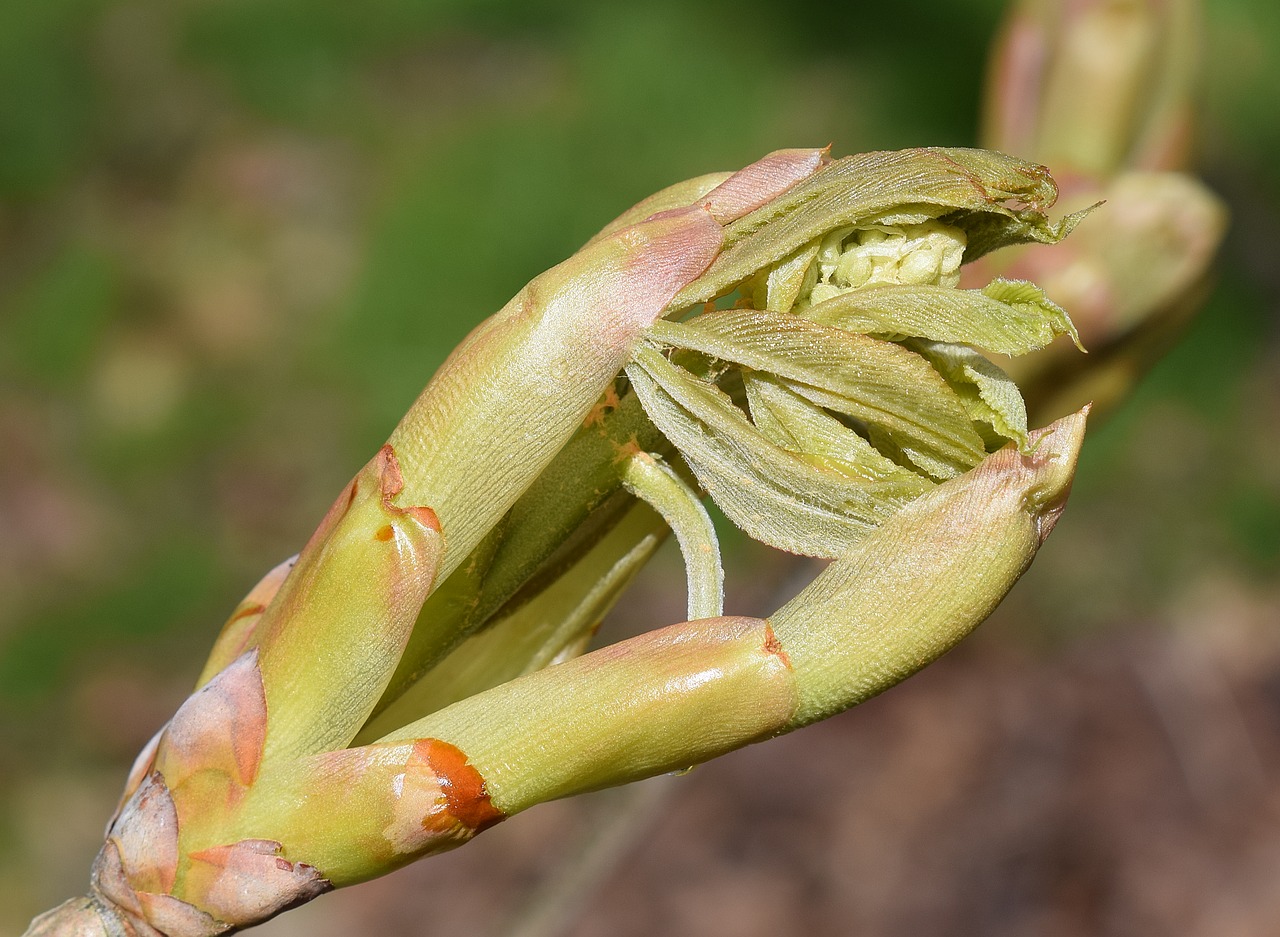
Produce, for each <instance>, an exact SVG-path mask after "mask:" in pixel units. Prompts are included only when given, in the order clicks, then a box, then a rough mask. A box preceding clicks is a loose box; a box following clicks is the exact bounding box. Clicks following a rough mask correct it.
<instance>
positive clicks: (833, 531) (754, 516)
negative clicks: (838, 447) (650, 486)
mask: <svg viewBox="0 0 1280 937" xmlns="http://www.w3.org/2000/svg"><path fill="white" fill-rule="evenodd" d="M627 375H628V377H629V378H630V379H631V383H632V387H633V388H634V389H635V392H636V394H637V395H638V396H639V397H640V400H641V402H642V403H643V404H644V405H645V409H646V410H647V411H648V413H649V416H650V418H651V419H652V420H653V421H654V423H655V424H656V425H657V426H658V428H659V429H661V430H662V431H663V432H664V433H665V434H666V435H667V436H668V438H670V439H671V441H672V442H673V443H674V444H675V445H676V446H677V448H678V449H679V450H680V453H681V455H682V456H683V457H684V459H685V461H686V462H687V463H688V465H689V467H690V468H691V469H692V470H693V472H694V474H695V475H696V476H697V478H698V482H699V483H700V484H701V485H702V487H703V488H705V489H706V490H707V493H708V494H710V495H711V497H712V498H713V499H714V500H715V502H716V504H718V505H719V506H720V508H721V510H723V511H724V512H725V514H726V515H728V516H729V518H730V520H732V521H733V522H734V523H735V524H737V525H738V526H739V527H741V528H742V529H743V530H745V531H746V532H747V534H748V535H750V536H751V537H753V538H755V539H757V540H759V541H761V542H763V543H767V544H769V545H770V546H774V547H777V548H778V549H781V550H789V551H791V552H793V553H802V554H806V555H809V556H824V557H832V556H837V555H839V554H840V553H842V552H844V551H845V550H846V549H847V548H848V547H849V545H850V544H852V543H855V542H857V541H858V540H859V539H861V538H862V537H863V536H865V535H866V533H867V532H868V531H870V530H871V529H873V528H874V527H875V526H876V525H877V524H878V523H880V521H882V520H883V519H884V518H885V517H887V516H888V515H889V514H891V513H892V512H893V511H894V510H895V509H897V508H898V507H900V506H901V505H902V504H905V503H906V502H907V501H910V500H911V499H912V498H914V497H916V496H917V495H918V494H919V492H920V486H919V485H918V484H913V483H910V482H905V483H904V482H899V481H892V480H891V481H882V482H868V481H864V480H861V479H851V478H849V477H847V476H845V475H843V474H841V473H838V472H834V471H829V470H824V469H822V468H820V467H819V466H817V465H814V464H813V463H811V462H809V461H807V460H805V459H804V458H802V457H801V456H799V455H797V454H795V453H794V452H789V451H787V450H786V449H783V448H781V447H780V446H778V445H776V444H774V443H773V442H771V441H770V440H769V439H768V438H766V437H765V436H764V435H763V434H762V433H761V432H760V431H759V430H758V429H757V428H756V427H755V426H753V425H752V424H751V421H750V420H748V419H747V417H746V415H745V414H744V413H743V412H742V411H741V410H739V409H738V408H737V407H735V406H734V405H733V402H732V401H731V400H730V399H729V398H728V396H726V395H725V394H724V393H723V392H722V391H720V390H719V389H718V388H716V387H715V386H713V385H711V384H708V383H707V382H705V381H702V380H699V379H698V378H696V377H694V376H693V375H692V374H689V373H688V372H687V371H684V370H682V369H681V368H678V367H676V366H675V365H673V364H672V363H671V362H670V361H668V360H667V359H666V358H665V357H663V356H662V354H661V353H660V352H659V351H658V350H657V349H656V348H652V347H642V348H641V349H639V350H638V351H637V354H636V360H635V362H634V363H633V364H631V365H628V367H627Z"/></svg>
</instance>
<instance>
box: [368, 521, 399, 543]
mask: <svg viewBox="0 0 1280 937" xmlns="http://www.w3.org/2000/svg"><path fill="white" fill-rule="evenodd" d="M395 535H396V532H395V530H394V529H393V528H392V526H391V525H390V524H383V525H382V526H381V527H379V528H378V529H377V530H376V531H374V533H373V539H375V540H381V541H382V542H383V543H386V542H387V541H388V540H390V539H391V538H392V537H394V536H395Z"/></svg>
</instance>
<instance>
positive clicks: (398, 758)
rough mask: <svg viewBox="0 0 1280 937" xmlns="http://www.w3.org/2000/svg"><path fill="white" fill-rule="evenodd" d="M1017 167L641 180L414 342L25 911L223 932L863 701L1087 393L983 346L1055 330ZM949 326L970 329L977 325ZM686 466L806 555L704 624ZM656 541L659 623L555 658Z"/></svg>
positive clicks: (1013, 557) (959, 601) (957, 602)
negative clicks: (1040, 417) (410, 371)
mask: <svg viewBox="0 0 1280 937" xmlns="http://www.w3.org/2000/svg"><path fill="white" fill-rule="evenodd" d="M1056 197H1057V188H1056V185H1055V184H1054V182H1053V180H1052V178H1051V177H1050V176H1049V174H1048V171H1047V170H1046V169H1045V168H1044V167H1042V166H1039V165H1036V164H1032V163H1027V162H1024V161H1021V160H1017V159H1014V158H1012V157H1008V156H1003V155H1001V154H998V153H994V152H988V151H981V150H962V149H921V150H907V151H900V152H882V153H870V154H864V155H860V156H852V157H847V158H841V159H831V158H830V157H829V156H828V154H827V152H826V151H825V150H784V151H779V152H776V153H773V154H771V155H769V156H767V157H765V158H764V159H762V160H760V161H759V162H757V163H754V164H752V165H751V166H749V167H747V168H746V169H744V170H741V171H740V172H737V173H719V174H712V175H709V176H703V177H699V178H697V179H693V180H690V181H688V182H684V183H680V184H678V185H675V186H672V187H670V188H668V189H665V190H663V191H662V192H659V193H657V194H656V195H654V196H652V197H651V198H650V199H648V200H646V201H644V202H642V203H640V204H639V205H637V206H636V207H635V208H633V209H631V210H630V211H628V212H626V213H624V214H623V215H622V216H621V217H620V218H618V219H617V220H615V221H614V222H613V223H612V224H610V225H609V226H607V227H606V228H605V229H604V230H603V231H601V232H600V234H599V235H597V236H596V237H595V238H594V239H593V240H592V241H590V242H589V243H588V244H587V245H586V246H585V247H584V248H583V249H582V250H581V251H580V252H578V253H577V254H575V255H574V256H573V257H571V258H569V259H568V260H566V261H565V262H564V263H562V264H561V265H559V266H557V267H555V268H553V269H552V270H550V271H548V272H547V273H545V274H543V275H542V276H540V277H538V278H536V279H535V280H534V281H532V282H531V283H530V284H529V285H528V286H527V287H526V288H525V289H524V290H522V291H521V292H520V293H519V294H517V296H516V297H515V298H514V299H513V300H512V301H511V302H510V303H509V304H508V305H507V306H506V307H504V309H503V310H502V311H500V312H499V313H497V314H496V315H495V316H493V317H492V318H490V319H488V320H486V321H485V322H484V323H482V324H481V325H480V326H479V327H477V328H476V329H475V330H474V331H473V332H472V333H471V334H470V335H469V336H468V337H467V338H466V339H465V340H464V342H463V343H462V344H461V345H460V346H459V347H458V349H456V350H455V351H454V353H453V354H452V355H451V356H450V358H449V359H448V360H447V361H446V362H445V363H444V365H442V367H441V368H440V370H439V371H438V372H437V373H436V375H435V377H434V378H433V379H432V380H431V382H430V383H429V384H428V386H427V388H426V389H425V390H424V391H423V393H422V395H421V396H420V397H419V398H418V400H417V401H416V402H415V403H414V405H413V406H412V408H411V409H410V410H409V412H408V414H407V415H406V416H405V417H404V419H403V420H402V421H401V423H400V424H399V426H398V427H397V428H396V429H395V430H394V432H393V433H392V434H391V436H390V438H389V439H388V441H387V443H386V445H385V446H383V447H382V449H381V450H380V451H379V452H378V453H377V454H376V455H375V456H374V458H373V459H372V460H371V461H370V462H369V463H368V464H367V465H365V466H364V468H362V469H361V470H360V471H359V473H357V475H356V476H355V478H354V479H353V480H352V481H351V483H350V484H349V485H348V486H347V487H346V488H345V489H344V490H343V491H342V492H341V494H340V495H339V496H338V498H337V499H336V500H335V502H334V504H333V506H332V507H331V508H330V510H329V512H328V513H327V514H326V515H325V517H324V519H323V520H322V521H321V523H320V526H319V527H318V528H317V530H316V532H315V533H314V534H313V535H312V537H311V538H310V540H309V541H308V542H307V543H306V545H305V546H304V547H303V549H302V550H301V552H300V553H299V555H298V556H297V557H296V558H294V559H293V560H290V561H286V562H285V563H283V564H281V565H280V566H278V567H276V568H275V569H273V570H272V571H271V572H269V573H268V574H267V575H266V577H264V579H263V580H262V581H261V582H260V583H259V584H258V585H257V586H255V587H254V588H253V589H252V590H251V591H250V593H249V595H248V596H247V597H246V598H245V600H244V601H243V602H242V603H241V604H240V606H239V607H238V608H237V609H235V611H234V612H233V614H232V615H231V617H230V618H229V620H228V621H227V623H226V625H225V626H224V628H223V631H222V632H221V634H220V635H219V637H218V638H217V640H216V642H215V644H214V647H213V650H212V652H211V654H210V657H209V660H208V663H207V664H206V666H205V668H204V670H203V672H202V673H201V676H200V678H199V681H198V684H197V688H196V691H195V692H194V693H193V695H192V696H191V697H190V698H189V699H188V700H187V701H186V702H185V703H184V704H183V705H182V706H181V707H180V708H179V710H178V711H177V713H176V714H175V715H174V717H173V719H172V720H171V721H170V722H169V723H168V724H167V725H166V726H165V727H164V728H162V729H161V730H160V732H159V733H158V734H157V735H156V737H155V738H154V739H153V741H152V742H151V744H150V745H148V747H147V748H146V749H145V750H144V751H143V752H142V754H141V755H140V756H139V758H138V760H137V763H136V764H135V766H134V769H133V771H132V772H131V774H130V777H129V779H128V781H127V783H126V787H125V791H124V795H123V797H122V799H121V805H120V808H119V810H118V812H117V815H116V816H115V817H114V818H113V819H112V821H111V823H110V825H109V827H108V831H107V836H106V842H105V844H104V846H103V848H102V852H101V853H100V854H99V856H98V859H97V861H96V862H95V864H94V868H93V871H92V878H91V893H90V896H89V897H87V898H82V899H76V900H73V901H70V902H67V903H66V904H64V905H62V906H61V907H59V908H57V909H55V910H54V911H51V912H49V913H48V914H47V915H44V916H42V917H41V918H38V919H37V920H36V921H35V922H33V924H32V928H31V930H30V931H29V933H31V934H103V935H116V934H137V935H155V934H161V935H168V937H179V935H183V937H186V935H190V937H203V935H212V934H221V933H228V932H230V931H233V930H235V929H238V928H242V927H247V926H251V925H253V924H255V923H260V922H261V921H263V920H266V919H267V918H269V917H271V916H273V915H274V914H277V913H279V912H281V911H283V910H286V909H288V908H290V907H293V906H295V905H297V904H300V903H302V902H305V901H308V900H310V899H312V898H314V897H316V896H317V895H319V894H321V893H323V892H325V891H327V890H329V889H331V888H335V887H341V886H344V885H349V884H353V883H357V882H360V881H363V880H366V879H369V878H372V877H375V876H378V875H381V874H384V873H386V872H388V871H391V870H392V869H394V868H397V867H399V866H401V865H403V864H405V863H407V862H410V861H413V860H415V859H417V858H420V857H422V856H425V855H429V854H432V853H436V852H441V851H443V850H446V849H449V848H452V847H455V846H457V845H460V844H462V843H464V842H466V841H467V840H468V839H470V838H471V837H472V836H474V835H475V834H476V833H478V832H480V831H482V830H483V829H485V828H487V827H489V826H491V825H493V824H494V823H497V822H499V821H501V820H502V819H504V818H506V817H509V816H512V815H514V814H515V813H518V812H520V811H522V810H524V809H527V808H528V807H531V806H533V805H535V804H537V803H541V802H544V801H547V800H551V799H555V798H559V797H565V796H569V795H572V794H575V793H579V792H583V791H588V790H593V789H597V788H601V787H606V786H611V785H616V784H623V783H627V782H629V781H633V780H638V779H641V778H645V777H649V776H652V775H655V774H660V773H664V772H669V771H673V770H679V769H683V768H686V767H688V766H690V765H694V764H698V763H700V762H703V761H706V760H708V759H710V758H713V757H715V756H717V755H719V754H723V753H725V752H728V751H731V750H733V749H735V748H739V747H741V746H744V745H747V744H750V743H752V742H756V741H761V740H764V739H767V738H770V737H772V736H776V735H779V734H781V733H784V732H788V731H791V730H792V729H796V728H799V727H802V726H804V725H807V724H809V723H812V722H814V721H816V720H819V719H823V718H826V717H827V716H830V715H832V714H834V713H837V712H839V711H841V710H843V709H847V708H848V707H850V706H852V705H855V704H856V703H858V702H861V701H863V700H865V699H867V698H868V697H870V696H872V695H874V694H876V693H879V692H881V691H882V690H884V689H887V688H888V687H889V686H892V685H893V684H895V683H897V682H898V681H900V680H902V679H904V678H905V677H907V676H909V675H910V674H912V673H914V672H915V671H917V670H919V669H920V668H921V667H923V666H925V665H926V664H928V663H929V662H931V661H932V660H934V659H936V658H937V657H938V656H940V655H941V654H942V653H944V652H945V651H946V650H948V649H949V648H950V647H952V646H953V645H954V644H955V643H956V642H957V641H958V640H960V639H961V638H962V637H964V636H965V635H966V634H968V633H969V631H971V630H972V629H973V628H974V627H976V625H977V624H979V623H980V622H981V621H982V620H983V619H984V618H985V617H986V616H987V615H988V614H989V613H990V611H991V610H992V609H993V608H994V607H995V605H996V604H997V603H998V602H999V601H1000V599H1001V598H1002V597H1003V596H1004V594H1005V593H1006V592H1007V590H1008V589H1009V588H1010V587H1011V586H1012V584H1013V583H1014V582H1015V581H1016V580H1017V578H1018V577H1019V576H1020V575H1021V573H1022V572H1023V571H1024V570H1025V569H1026V568H1027V566H1028V565H1029V564H1030V562H1031V560H1032V558H1033V557H1034V555H1035V553H1036V551H1037V549H1038V548H1039V546H1040V544H1041V543H1043V541H1044V539H1045V538H1046V537H1047V536H1048V534H1049V532H1050V531H1051V530H1052V529H1053V526H1054V524H1055V523H1056V520H1057V518H1058V515H1059V514H1060V512H1061V511H1062V509H1063V506H1064V504H1065V501H1066V498H1067V494H1068V491H1069V488H1070V483H1071V479H1072V475H1073V472H1074V467H1075V459H1076V455H1077V452H1078V450H1079V446H1080V443H1081V439H1082V436H1083V432H1084V422H1085V412H1084V411H1081V412H1079V413H1076V414H1073V415H1071V416H1068V417H1065V418H1063V419H1061V420H1059V421H1058V422H1056V423H1053V424H1052V425H1050V426H1049V427H1047V428H1044V429H1039V430H1035V429H1031V428H1030V427H1029V426H1028V421H1027V415H1026V408H1025V406H1024V404H1023V400H1022V396H1021V394H1020V392H1019V390H1018V388H1017V386H1016V385H1015V384H1014V382H1013V381H1012V380H1011V379H1010V378H1009V377H1008V376H1007V375H1006V373H1005V372H1004V371H1003V370H1002V369H1001V368H1000V367H999V366H998V365H997V364H996V363H995V361H994V360H993V358H992V357H988V356H987V355H984V354H983V353H981V351H985V352H987V353H988V354H989V355H992V356H1019V355H1024V354H1027V353H1030V352H1033V351H1035V350H1037V349H1040V348H1042V347H1044V346H1046V345H1047V344H1048V343H1050V342H1051V341H1053V340H1054V339H1056V338H1058V337H1060V336H1068V337H1069V338H1070V339H1073V340H1076V341H1077V342H1078V336H1077V335H1076V333H1075V329H1074V326H1073V325H1072V323H1071V321H1070V319H1069V318H1068V316H1067V314H1066V312H1064V311H1063V310H1062V309H1061V308H1060V307H1058V306H1057V305H1055V304H1054V303H1053V302H1052V301H1050V300H1049V299H1048V297H1047V296H1046V295H1045V293H1044V292H1043V291H1041V290H1040V289H1039V288H1038V287H1037V286H1035V285H1034V284H1032V283H1030V282H1027V281H1024V280H1013V279H1002V278H995V279H992V280H991V281H990V282H988V283H986V284H985V285H983V286H981V287H980V288H976V289H961V288H960V282H961V280H960V276H961V265H962V264H968V263H970V262H972V261H975V260H978V259H980V258H982V257H984V256H986V255H987V254H989V253H991V252H992V251H996V250H998V249H1000V248H1004V247H1009V246H1015V245H1022V244H1032V243H1039V244H1053V243H1056V242H1057V241H1059V240H1061V239H1062V238H1063V237H1065V236H1066V235H1067V234H1068V233H1069V232H1070V231H1071V229H1072V228H1073V227H1074V226H1075V224H1076V223H1078V222H1079V221H1080V219H1081V217H1082V216H1083V214H1084V212H1080V213H1076V214H1073V215H1068V216H1067V217H1066V218H1064V219H1063V220H1061V221H1058V222H1056V223H1054V222H1051V221H1050V220H1049V218H1048V216H1047V214H1046V212H1047V210H1048V209H1049V208H1050V207H1051V206H1052V205H1053V203H1054V201H1055V199H1056ZM980 350H981V351H980ZM703 492H705V494H706V495H707V496H709V497H710V498H711V499H712V500H714V501H715V503H716V504H717V505H718V506H719V507H720V508H721V509H722V510H723V512H724V513H725V515H726V516H727V517H728V518H729V519H730V520H732V521H733V522H734V523H735V524H736V525H738V526H739V527H741V528H742V529H743V530H744V531H745V532H746V533H747V534H748V535H750V536H751V537H753V538H754V539H756V540H759V541H761V542H763V543H766V544H768V545H770V546H773V547H777V548H779V549H783V550H787V551H790V552H794V553H800V554H805V555H809V556H814V557H821V558H824V559H828V560H831V563H830V564H829V565H828V567H827V568H826V569H825V570H824V571H823V572H822V573H821V574H819V575H818V577H817V578H816V579H815V580H814V581H813V582H812V583H811V584H810V585H809V586H807V587H806V588H804V589H803V590H802V591H801V592H800V593H799V594H798V595H797V596H795V598H793V599H792V600H791V601H790V602H788V603H787V604H785V605H784V606H783V607H782V608H781V609H779V610H778V611H777V612H775V613H774V614H772V615H770V616H769V617H768V618H767V619H766V618H749V617H731V616H724V615H723V595H722V571H721V562H720V555H719V547H718V544H717V542H716V536H715V532H714V528H713V526H712V524H711V522H710V519H709V516H708V514H707V512H706V510H705V509H704V507H703V506H702V503H701V493H703ZM668 531H671V532H674V534H675V535H676V539H677V541H678V543H679V546H680V549H681V552H682V555H683V557H684V560H685V564H686V568H687V571H688V593H689V601H688V609H689V611H688V617H689V620H688V621H686V622H683V623H679V624H675V625H670V626H668V627H666V628H661V629H658V630H656V631H653V632H650V633H647V634H644V635H641V636H639V637H636V638H633V639H630V640H627V641H624V642H621V643H619V644H616V645H612V646H609V647H605V648H601V649H598V650H594V651H591V652H590V653H586V651H587V648H588V646H589V644H590V641H591V638H592V636H593V635H594V633H595V630H596V628H597V627H598V626H599V624H600V622H601V620H602V618H603V617H604V615H605V614H606V613H607V611H608V610H609V608H611V607H612V605H613V604H614V603H615V602H616V601H617V600H618V599H619V597H620V596H621V594H622V593H623V591H624V590H625V588H626V587H627V585H628V584H629V583H630V582H631V580H632V578H633V577H634V575H635V573H636V572H637V571H638V570H639V569H640V568H641V567H642V566H643V565H644V563H645V561H646V560H647V559H648V558H649V557H650V556H651V555H652V554H653V552H654V550H655V549H656V548H657V546H658V544H659V543H660V542H661V540H662V538H663V537H664V535H665V534H666V532H668Z"/></svg>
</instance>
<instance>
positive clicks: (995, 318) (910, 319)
mask: <svg viewBox="0 0 1280 937" xmlns="http://www.w3.org/2000/svg"><path fill="white" fill-rule="evenodd" d="M801 314H802V315H803V316H804V317H805V318H807V319H812V320H813V321H814V322H820V323H822V324H824V325H831V326H835V327H837V328H841V329H846V330H847V331H850V332H862V333H865V334H868V335H876V336H879V337H882V338H887V339H891V340H897V339H900V338H927V339H930V340H932V341H937V342H958V343H963V344H966V345H977V346H978V347H980V348H985V349H987V350H989V351H994V352H996V353H998V354H1002V355H1024V354H1026V353H1027V352H1030V351H1034V350H1036V349H1037V348H1042V347H1044V346H1045V345H1047V344H1049V342H1051V341H1053V340H1054V339H1055V338H1057V337H1058V336H1059V335H1070V336H1071V338H1072V340H1073V341H1075V342H1076V343H1077V344H1079V336H1078V335H1077V334H1076V330H1075V326H1074V325H1072V324H1071V320H1070V318H1068V317H1067V314H1066V312H1065V311H1064V310H1063V309H1062V308H1061V307H1060V306H1058V305H1057V304H1055V303H1054V302H1052V301H1051V300H1050V299H1049V298H1048V297H1047V296H1045V294H1044V290H1042V289H1040V287H1038V286H1036V285H1035V284H1034V283H1028V282H1026V281H1023V280H993V281H992V282H991V283H989V284H988V285H987V286H986V287H985V288H984V289H982V290H956V289H948V288H947V287H943V286H877V287H871V288H868V289H861V290H852V291H850V292H847V293H842V294H840V295H839V296H836V297H835V298H833V299H828V300H826V301H825V302H821V303H818V304H816V305H814V306H810V307H809V308H807V309H805V310H804V311H803V313H801Z"/></svg>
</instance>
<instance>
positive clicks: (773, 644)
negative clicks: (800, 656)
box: [764, 622, 791, 670]
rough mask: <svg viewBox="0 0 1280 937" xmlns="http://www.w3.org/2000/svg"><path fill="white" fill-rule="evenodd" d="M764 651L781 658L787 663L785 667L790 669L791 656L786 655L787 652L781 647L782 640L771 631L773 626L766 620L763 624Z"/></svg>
mask: <svg viewBox="0 0 1280 937" xmlns="http://www.w3.org/2000/svg"><path fill="white" fill-rule="evenodd" d="M764 652H765V653H766V654H774V655H776V656H778V657H780V658H781V659H782V662H783V663H784V664H786V665H787V669H788V670H790V669H791V658H790V657H788V656H787V652H786V651H785V650H783V648H782V642H781V641H779V640H778V636H777V635H776V634H774V633H773V626H772V625H770V624H769V623H768V622H765V625H764Z"/></svg>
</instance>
